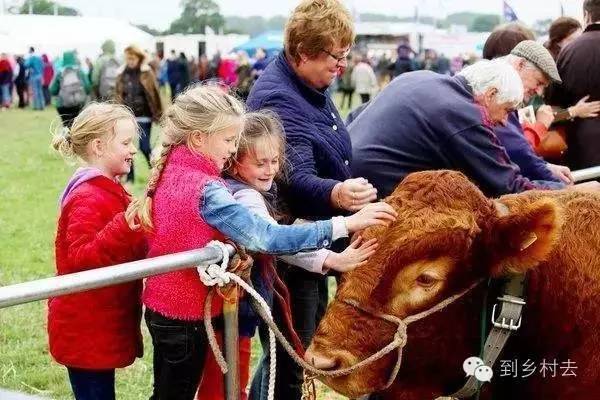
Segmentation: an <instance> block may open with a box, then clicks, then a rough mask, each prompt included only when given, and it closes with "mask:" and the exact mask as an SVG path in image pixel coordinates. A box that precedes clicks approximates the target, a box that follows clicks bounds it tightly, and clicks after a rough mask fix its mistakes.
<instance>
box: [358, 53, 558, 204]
mask: <svg viewBox="0 0 600 400" xmlns="http://www.w3.org/2000/svg"><path fill="white" fill-rule="evenodd" d="M522 101H523V84H522V82H521V78H520V77H519V75H518V73H517V72H516V71H515V69H514V68H513V67H512V66H511V65H510V64H508V63H507V62H506V61H505V60H494V61H487V60H484V61H479V62H477V63H475V64H473V65H471V66H469V67H467V68H465V69H464V70H463V71H462V72H460V73H459V74H458V75H455V76H454V77H449V76H446V75H440V74H436V73H433V72H430V71H418V72H412V73H407V74H403V75H401V76H400V77H398V78H396V79H394V80H393V81H392V82H391V83H390V84H389V85H388V86H387V87H386V88H385V89H384V90H383V91H382V92H381V93H380V94H379V96H377V97H376V98H375V99H374V100H373V102H372V104H370V105H369V106H368V107H366V109H365V110H364V111H363V112H362V113H361V114H360V115H358V117H356V119H355V120H354V121H353V122H352V123H351V124H350V126H349V127H348V130H349V132H350V137H351V139H352V148H353V159H354V161H353V164H352V168H353V173H354V174H355V175H356V176H364V177H365V178H367V179H368V180H369V182H371V183H372V184H373V185H374V186H375V187H376V188H377V190H378V193H379V195H381V196H387V195H388V194H390V193H391V192H392V191H393V190H394V188H395V187H396V185H397V184H398V183H399V182H400V181H401V180H402V179H403V178H404V177H405V176H406V175H408V174H409V173H411V172H416V171H423V170H435V169H454V170H459V171H461V172H463V173H464V174H465V175H467V176H468V177H469V178H470V179H471V180H472V181H473V182H475V183H476V184H477V185H478V186H479V187H480V188H481V190H482V191H483V192H484V193H485V194H486V195H488V196H499V195H502V194H506V193H517V192H521V191H524V190H528V189H555V188H559V187H560V186H562V185H561V184H559V183H557V182H550V181H532V180H529V179H527V178H525V177H524V176H522V175H521V173H520V171H519V167H518V166H516V165H515V164H513V163H512V162H511V161H510V159H509V158H508V155H507V154H506V151H505V149H504V147H502V145H501V144H500V142H499V141H498V138H497V137H496V136H495V134H494V131H493V127H494V126H495V125H497V124H504V123H506V119H507V118H508V114H509V113H510V112H511V111H512V110H514V109H515V108H516V107H517V106H518V105H519V104H520V103H521V102H522Z"/></svg>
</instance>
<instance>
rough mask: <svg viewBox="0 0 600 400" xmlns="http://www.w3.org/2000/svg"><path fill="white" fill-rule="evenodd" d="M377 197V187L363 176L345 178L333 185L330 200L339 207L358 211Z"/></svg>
mask: <svg viewBox="0 0 600 400" xmlns="http://www.w3.org/2000/svg"><path fill="white" fill-rule="evenodd" d="M376 199H377V189H375V188H374V187H373V185H371V184H370V183H369V181H368V180H366V179H365V178H353V179H346V180H345V181H344V182H340V183H338V184H337V185H335V186H334V188H333V190H332V192H331V201H332V203H333V204H334V205H335V206H336V207H337V208H339V209H342V210H348V211H358V210H360V209H362V208H363V207H365V206H366V205H367V204H369V203H370V202H372V201H374V200H376Z"/></svg>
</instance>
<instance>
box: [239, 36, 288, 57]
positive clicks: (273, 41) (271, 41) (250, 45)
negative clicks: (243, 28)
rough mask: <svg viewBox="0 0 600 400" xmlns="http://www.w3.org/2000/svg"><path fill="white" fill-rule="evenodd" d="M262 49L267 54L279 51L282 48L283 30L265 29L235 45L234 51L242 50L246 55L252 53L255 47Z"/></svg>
mask: <svg viewBox="0 0 600 400" xmlns="http://www.w3.org/2000/svg"><path fill="white" fill-rule="evenodd" d="M258 48H262V49H264V50H265V51H266V52H267V54H268V55H269V56H271V55H273V54H274V53H277V52H279V51H281V49H282V48H283V31H266V32H263V33H261V34H260V35H258V36H255V37H253V38H252V39H250V40H248V41H247V42H246V43H242V44H240V45H239V46H237V47H235V48H234V49H233V50H234V51H240V50H243V51H245V52H246V53H248V55H250V56H252V55H254V52H255V51H256V49H258Z"/></svg>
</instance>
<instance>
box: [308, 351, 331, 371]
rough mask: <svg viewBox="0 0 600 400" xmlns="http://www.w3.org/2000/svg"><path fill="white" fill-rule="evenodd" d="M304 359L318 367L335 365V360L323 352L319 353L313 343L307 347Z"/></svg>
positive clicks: (327, 367)
mask: <svg viewBox="0 0 600 400" xmlns="http://www.w3.org/2000/svg"><path fill="white" fill-rule="evenodd" d="M304 360H306V362H308V363H310V364H312V365H313V366H314V367H315V368H318V369H331V368H333V367H335V360H333V359H331V358H328V357H326V356H324V355H323V354H319V353H318V352H316V351H315V349H314V348H313V346H312V345H311V346H309V348H308V349H306V352H305V353H304Z"/></svg>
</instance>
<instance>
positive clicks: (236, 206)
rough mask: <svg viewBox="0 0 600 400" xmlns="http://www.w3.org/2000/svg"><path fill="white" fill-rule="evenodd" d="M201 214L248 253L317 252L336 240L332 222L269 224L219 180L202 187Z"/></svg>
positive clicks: (208, 222)
mask: <svg viewBox="0 0 600 400" xmlns="http://www.w3.org/2000/svg"><path fill="white" fill-rule="evenodd" d="M200 215H202V218H204V221H206V223H207V224H209V225H210V226H212V227H213V228H215V229H217V230H218V231H220V232H221V233H222V234H224V235H225V236H227V237H229V238H231V239H232V240H233V241H235V242H237V243H239V244H241V245H243V246H244V247H246V248H247V249H248V250H251V251H256V252H260V253H269V254H291V253H297V252H299V251H306V250H314V249H320V248H324V247H329V246H330V245H331V242H332V241H333V240H335V239H338V238H339V237H336V236H338V233H337V232H335V234H334V222H333V221H332V220H326V221H317V222H315V223H310V224H301V225H277V224H274V223H271V222H269V221H267V220H265V219H264V218H262V217H260V216H258V215H256V214H254V213H252V212H251V211H250V210H248V209H247V208H246V207H244V206H243V205H241V204H240V203H238V202H237V201H236V200H235V199H234V197H233V195H232V194H231V193H230V192H229V191H228V190H227V188H226V187H225V185H224V184H223V183H221V182H218V181H213V182H210V183H208V184H207V185H206V186H205V187H204V192H203V196H202V199H201V203H200ZM336 231H339V230H338V229H336ZM346 234H347V233H346ZM342 236H343V234H342ZM340 237H341V236H340Z"/></svg>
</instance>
